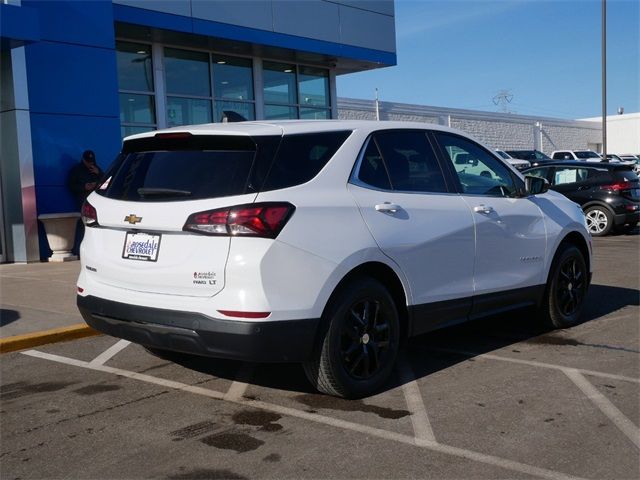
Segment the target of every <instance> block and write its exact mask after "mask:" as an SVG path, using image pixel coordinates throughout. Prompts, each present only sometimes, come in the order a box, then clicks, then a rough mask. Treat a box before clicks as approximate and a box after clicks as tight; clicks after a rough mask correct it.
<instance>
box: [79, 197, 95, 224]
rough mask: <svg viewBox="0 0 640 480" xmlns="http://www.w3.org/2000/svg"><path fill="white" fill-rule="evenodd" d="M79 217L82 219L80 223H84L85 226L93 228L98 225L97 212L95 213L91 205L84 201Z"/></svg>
mask: <svg viewBox="0 0 640 480" xmlns="http://www.w3.org/2000/svg"><path fill="white" fill-rule="evenodd" d="M80 216H81V218H82V223H84V224H85V226H87V227H95V226H96V225H98V212H96V209H95V208H93V205H91V204H90V203H89V202H87V201H86V200H85V202H84V203H83V204H82V210H81V213H80Z"/></svg>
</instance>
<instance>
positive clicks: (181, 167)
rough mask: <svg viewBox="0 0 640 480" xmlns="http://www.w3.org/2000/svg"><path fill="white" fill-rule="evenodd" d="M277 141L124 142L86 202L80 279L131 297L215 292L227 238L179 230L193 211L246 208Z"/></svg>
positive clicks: (219, 284) (221, 283)
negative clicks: (90, 220)
mask: <svg viewBox="0 0 640 480" xmlns="http://www.w3.org/2000/svg"><path fill="white" fill-rule="evenodd" d="M194 137H196V136H194ZM278 142H279V137H264V138H262V139H260V140H258V141H256V140H254V139H252V138H250V137H248V136H242V137H240V136H238V137H223V136H220V137H207V138H204V137H201V138H187V137H185V139H183V140H180V141H178V140H176V139H175V138H174V139H170V141H169V140H167V141H161V140H154V139H153V138H152V139H145V141H142V142H141V141H138V142H135V141H132V142H131V144H130V145H128V144H127V143H126V142H125V145H124V150H125V151H124V155H123V158H122V161H121V163H120V164H119V165H117V166H116V167H115V168H112V169H111V171H110V172H108V173H107V174H106V176H105V177H106V180H105V182H104V183H103V184H102V186H101V187H99V189H98V190H97V192H96V193H94V194H92V195H91V196H90V197H89V199H88V201H89V203H90V204H92V205H93V206H94V207H95V209H96V212H97V217H98V224H99V226H98V227H90V228H87V229H86V233H85V239H84V241H83V245H82V257H83V262H84V264H85V265H86V268H87V270H88V274H91V273H92V272H93V273H95V279H96V280H97V281H100V282H103V283H105V284H109V285H114V286H117V287H120V288H127V289H131V290H135V291H142V292H152V293H162V294H174V295H190V296H212V295H215V294H216V293H218V292H219V291H220V290H222V288H223V287H224V280H225V279H224V271H225V265H226V261H227V255H228V252H229V244H230V237H229V236H227V235H225V236H209V235H202V234H198V233H191V232H185V231H183V230H182V228H183V226H184V225H185V222H186V220H187V218H188V217H189V216H190V215H192V214H194V213H197V212H203V211H207V210H212V209H217V208H222V207H228V206H234V205H240V204H245V203H251V202H253V201H254V199H255V197H256V191H257V190H258V189H259V185H258V183H259V182H260V181H261V178H263V177H264V172H265V171H266V168H268V165H266V167H265V165H264V164H267V163H268V162H269V161H270V160H271V158H272V154H273V151H274V149H275V146H277V143H278Z"/></svg>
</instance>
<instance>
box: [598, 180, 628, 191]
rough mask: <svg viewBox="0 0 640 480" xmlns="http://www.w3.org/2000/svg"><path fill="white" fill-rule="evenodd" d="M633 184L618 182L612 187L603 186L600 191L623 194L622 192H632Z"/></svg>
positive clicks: (611, 185)
mask: <svg viewBox="0 0 640 480" xmlns="http://www.w3.org/2000/svg"><path fill="white" fill-rule="evenodd" d="M632 188H633V182H616V183H612V184H610V185H601V186H600V190H608V191H610V192H621V191H622V190H631V189H632Z"/></svg>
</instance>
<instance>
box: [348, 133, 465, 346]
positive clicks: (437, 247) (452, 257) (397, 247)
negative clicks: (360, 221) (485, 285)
mask: <svg viewBox="0 0 640 480" xmlns="http://www.w3.org/2000/svg"><path fill="white" fill-rule="evenodd" d="M348 188H349V190H350V192H351V193H352V194H353V196H354V198H355V200H356V202H357V204H358V206H359V208H360V211H361V213H362V216H363V218H364V220H365V222H366V224H367V226H368V228H369V230H370V231H371V233H372V235H373V237H374V239H375V241H376V242H377V244H378V246H379V247H380V249H381V250H382V251H383V252H384V253H385V254H386V255H387V256H388V257H390V258H391V259H392V260H393V261H395V262H396V264H398V265H399V266H400V268H401V269H402V271H403V272H404V274H405V276H406V277H407V279H408V280H409V285H410V288H411V296H412V298H413V305H410V312H411V313H412V317H413V319H414V321H413V322H412V326H413V328H412V333H414V334H417V333H421V332H425V331H428V330H430V329H433V328H435V327H437V326H441V325H443V324H445V323H448V322H454V321H458V320H462V319H465V318H466V316H467V315H468V313H469V311H470V307H471V296H472V295H473V255H474V230H473V218H472V216H471V213H470V211H469V208H468V207H467V204H466V203H465V201H464V200H463V199H462V198H461V197H460V196H459V195H458V194H456V193H451V191H450V186H449V185H447V182H446V181H445V177H444V175H443V173H442V170H441V168H440V165H439V162H438V160H437V158H436V156H435V154H434V152H433V150H432V149H431V146H430V144H429V141H428V139H427V136H426V132H425V131H419V130H390V131H383V132H377V133H376V134H374V135H373V136H372V137H370V139H369V140H368V144H367V145H366V148H365V149H364V151H363V153H362V155H361V158H360V160H359V165H358V168H357V169H356V171H355V174H354V178H353V179H352V182H351V183H350V184H349V186H348Z"/></svg>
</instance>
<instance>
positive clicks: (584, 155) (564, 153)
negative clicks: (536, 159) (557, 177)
mask: <svg viewBox="0 0 640 480" xmlns="http://www.w3.org/2000/svg"><path fill="white" fill-rule="evenodd" d="M551 158H552V159H553V160H583V161H585V162H601V161H602V157H601V156H600V154H598V153H596V152H594V151H593V150H556V151H554V152H552V153H551Z"/></svg>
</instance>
